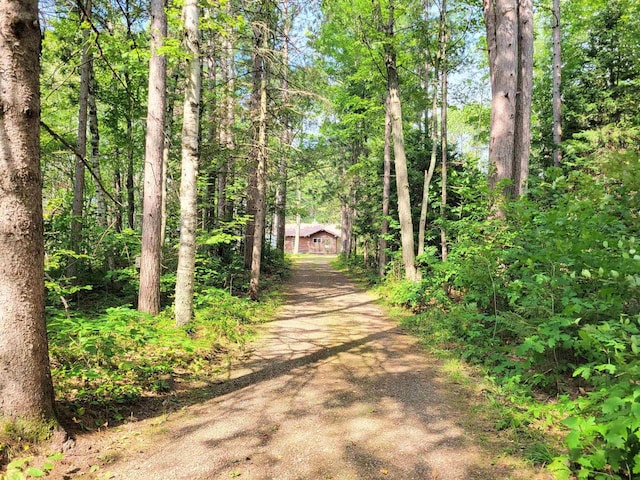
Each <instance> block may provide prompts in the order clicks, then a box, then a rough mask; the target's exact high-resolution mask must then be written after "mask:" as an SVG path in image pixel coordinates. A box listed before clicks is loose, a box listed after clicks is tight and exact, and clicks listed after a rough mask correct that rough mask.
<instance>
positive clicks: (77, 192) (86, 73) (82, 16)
mask: <svg viewBox="0 0 640 480" xmlns="http://www.w3.org/2000/svg"><path fill="white" fill-rule="evenodd" d="M78 15H79V21H80V25H83V24H85V23H86V22H90V21H91V0H87V3H86V4H83V3H82V1H81V0H78ZM89 38H90V34H89V28H88V27H84V26H83V27H82V55H81V57H80V62H81V65H80V92H79V95H78V105H79V106H78V144H77V146H76V147H77V154H76V163H75V174H74V183H73V206H72V210H71V249H72V250H73V251H75V252H78V253H79V252H80V241H81V235H82V211H83V203H84V184H85V181H84V180H85V179H84V168H85V167H84V161H83V160H84V159H86V157H87V110H88V99H89V81H90V76H91V53H90V49H89ZM77 273H78V272H77V264H76V260H72V264H71V266H70V268H69V272H68V274H69V276H70V277H75V276H76V275H77Z"/></svg>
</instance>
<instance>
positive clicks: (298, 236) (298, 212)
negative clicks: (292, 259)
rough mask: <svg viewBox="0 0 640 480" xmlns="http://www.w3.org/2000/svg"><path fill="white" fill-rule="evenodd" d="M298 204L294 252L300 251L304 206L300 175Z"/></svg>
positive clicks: (297, 192) (297, 195)
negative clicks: (301, 217) (301, 210)
mask: <svg viewBox="0 0 640 480" xmlns="http://www.w3.org/2000/svg"><path fill="white" fill-rule="evenodd" d="M296 198H297V199H298V205H297V207H298V208H297V209H296V234H295V237H294V239H293V253H295V254H298V253H300V220H301V219H300V209H301V208H302V192H301V191H300V177H298V188H297V190H296Z"/></svg>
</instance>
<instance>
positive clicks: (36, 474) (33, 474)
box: [26, 467, 46, 478]
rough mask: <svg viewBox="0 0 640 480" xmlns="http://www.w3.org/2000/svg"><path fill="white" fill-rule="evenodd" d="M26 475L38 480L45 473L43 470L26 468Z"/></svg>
mask: <svg viewBox="0 0 640 480" xmlns="http://www.w3.org/2000/svg"><path fill="white" fill-rule="evenodd" d="M26 474H27V475H29V476H30V477H33V478H40V477H44V476H45V475H46V473H45V472H44V471H43V470H40V469H39V468H35V467H30V468H27V470H26Z"/></svg>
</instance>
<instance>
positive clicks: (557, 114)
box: [552, 0, 562, 167]
mask: <svg viewBox="0 0 640 480" xmlns="http://www.w3.org/2000/svg"><path fill="white" fill-rule="evenodd" d="M560 33H561V30H560V0H553V74H552V75H553V166H554V167H559V166H560V164H561V163H562V150H561V148H560V144H561V143H562V96H561V91H560V88H561V80H562V53H561V52H562V37H561V35H560Z"/></svg>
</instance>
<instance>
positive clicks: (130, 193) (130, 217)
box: [125, 75, 136, 230]
mask: <svg viewBox="0 0 640 480" xmlns="http://www.w3.org/2000/svg"><path fill="white" fill-rule="evenodd" d="M125 77H127V75H125ZM127 83H128V82H127ZM130 101H131V102H132V104H131V105H130V108H129V116H128V117H127V138H128V139H129V146H128V149H127V179H126V187H127V225H128V227H129V228H130V229H131V230H134V229H135V227H136V225H135V212H136V205H135V201H136V196H135V191H134V181H133V120H132V116H133V99H131V100H130Z"/></svg>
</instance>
